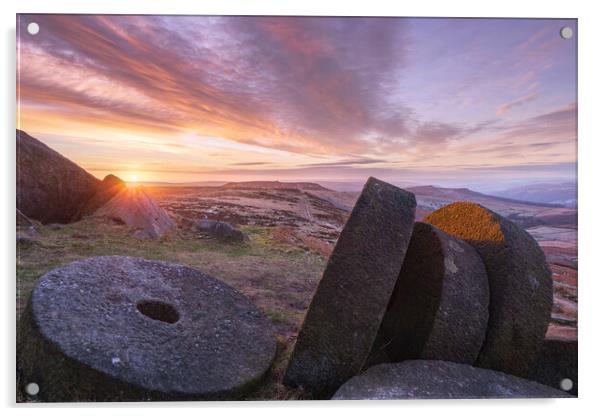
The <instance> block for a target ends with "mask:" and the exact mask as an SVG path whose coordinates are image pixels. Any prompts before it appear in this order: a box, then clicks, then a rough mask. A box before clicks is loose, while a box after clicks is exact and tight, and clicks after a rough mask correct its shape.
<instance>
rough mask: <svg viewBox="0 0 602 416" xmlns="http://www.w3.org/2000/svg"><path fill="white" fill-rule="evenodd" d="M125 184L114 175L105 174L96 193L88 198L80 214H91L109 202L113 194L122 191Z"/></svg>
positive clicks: (125, 186)
mask: <svg viewBox="0 0 602 416" xmlns="http://www.w3.org/2000/svg"><path fill="white" fill-rule="evenodd" d="M126 188H127V185H126V183H125V182H124V181H122V180H121V179H119V178H118V177H117V176H115V175H107V176H105V178H104V179H103V180H102V182H101V183H100V185H99V186H98V189H97V191H96V193H95V194H94V195H93V196H92V198H90V199H89V200H88V202H87V203H86V205H85V206H84V208H83V209H82V215H91V214H93V213H94V212H95V211H96V210H97V209H99V208H100V207H102V206H103V205H104V204H106V203H107V202H109V201H110V200H111V199H113V197H114V196H115V195H117V194H118V193H120V192H122V191H124V190H125V189H126Z"/></svg>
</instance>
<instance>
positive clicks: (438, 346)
mask: <svg viewBox="0 0 602 416" xmlns="http://www.w3.org/2000/svg"><path fill="white" fill-rule="evenodd" d="M424 221H425V223H416V225H415V227H414V231H413V234H412V239H411V241H410V245H409V248H408V250H407V253H406V255H405V259H404V263H403V267H402V269H401V271H400V274H399V279H398V281H397V284H396V286H395V289H394V291H393V294H392V296H391V299H390V301H389V305H388V307H387V312H386V314H385V315H384V318H383V320H382V323H381V326H380V330H379V334H378V337H377V339H376V342H375V344H374V346H373V350H372V353H371V357H370V359H369V360H368V362H367V364H368V365H367V367H368V366H369V365H371V364H378V363H382V362H396V363H393V364H379V365H374V366H372V367H370V368H368V370H366V371H365V372H363V373H362V374H360V375H357V376H355V377H353V378H351V379H350V380H349V381H348V382H346V383H345V384H344V385H343V386H342V387H341V388H340V389H339V390H338V391H337V393H336V394H335V395H334V397H333V398H334V399H412V398H504V397H514V398H519V397H571V396H570V395H568V394H567V393H565V392H563V391H560V390H558V389H559V388H563V389H565V390H568V388H567V386H565V385H562V383H566V382H567V379H569V380H572V381H573V380H574V381H575V384H574V385H573V386H572V387H573V389H572V390H570V393H572V394H576V376H577V374H576V350H577V348H576V343H575V344H574V345H572V344H571V345H569V344H568V343H560V342H558V341H555V342H548V341H547V342H546V343H545V344H544V348H543V349H542V350H541V352H540V353H539V355H538V352H539V351H540V347H541V345H542V343H543V341H544V337H545V332H546V329H547V326H548V323H549V317H550V311H551V305H552V280H551V275H550V272H549V270H548V268H547V265H546V261H545V257H544V255H543V252H542V251H541V249H540V248H539V246H538V245H537V243H536V242H535V241H534V240H533V238H532V237H531V236H530V235H529V234H527V233H526V232H525V231H523V230H521V229H520V228H519V227H517V226H516V225H514V224H513V223H512V222H510V221H509V220H506V219H504V218H503V217H501V216H499V215H497V214H495V213H493V212H491V211H489V210H487V209H485V208H483V207H481V206H479V205H477V204H473V203H467V202H462V203H454V204H451V205H448V206H446V207H443V208H441V209H440V210H437V211H435V212H433V213H432V214H431V215H430V216H428V217H427V218H425V220H424ZM472 365H474V366H472ZM477 367H486V368H490V369H486V368H477ZM492 369H493V370H499V371H493V370H492ZM517 375H518V376H521V377H528V378H530V379H532V380H536V381H538V382H540V383H543V384H547V385H548V386H551V387H554V388H551V387H548V386H545V385H543V384H539V383H536V382H534V381H531V380H526V379H523V378H520V377H517ZM568 383H570V381H568ZM569 387H571V386H569Z"/></svg>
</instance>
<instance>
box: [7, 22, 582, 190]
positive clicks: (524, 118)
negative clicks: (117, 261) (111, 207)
mask: <svg viewBox="0 0 602 416" xmlns="http://www.w3.org/2000/svg"><path fill="white" fill-rule="evenodd" d="M30 22H36V23H38V24H39V27H40V30H39V33H38V34H36V35H30V34H29V33H27V31H26V27H27V25H28V24H29V23H30ZM564 26H569V27H571V28H572V29H573V32H574V33H575V36H573V38H571V39H563V38H561V37H560V35H559V32H560V29H561V28H562V27H564ZM576 34H577V24H576V20H554V19H443V18H436V19H435V18H340V17H235V16H111V15H19V17H18V21H17V99H18V102H17V104H18V113H17V126H18V128H20V129H22V130H24V131H26V132H27V133H29V134H30V135H32V136H34V137H36V138H38V139H39V140H41V141H43V142H44V143H46V144H48V145H49V146H50V147H52V148H53V149H55V150H57V151H59V152H60V153H62V154H63V155H64V156H66V157H68V158H70V159H71V160H73V161H75V162H76V163H78V164H79V165H81V166H82V167H84V168H85V169H87V170H88V171H90V172H91V173H92V174H94V175H95V176H97V177H99V178H102V177H104V176H105V175H107V174H109V173H113V174H116V175H118V176H120V177H122V178H123V179H125V180H133V178H137V179H138V180H140V181H153V182H155V181H160V182H195V181H242V180H282V181H293V180H311V181H341V182H347V181H351V182H353V181H357V182H363V181H364V180H365V179H366V178H367V177H368V176H376V177H378V178H381V179H383V180H387V181H391V182H394V183H417V184H418V183H420V184H434V185H440V186H469V187H471V188H473V189H489V188H496V187H497V188H504V187H510V186H514V185H523V184H527V183H532V182H546V181H547V182H567V181H574V180H576V163H577V155H576V141H577V102H576V101H577V97H576V83H577V72H576V69H577V68H576V65H577V63H576V61H577V59H576V58H577V55H576V54H577V51H576V42H577V39H576V38H577V36H576Z"/></svg>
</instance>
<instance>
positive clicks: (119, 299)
mask: <svg viewBox="0 0 602 416" xmlns="http://www.w3.org/2000/svg"><path fill="white" fill-rule="evenodd" d="M20 328H21V330H20V337H19V349H18V351H19V357H18V362H19V363H18V364H19V368H20V372H21V374H20V383H21V384H22V386H25V385H27V384H28V383H32V382H35V383H37V384H38V385H39V386H40V393H39V397H40V398H41V399H43V400H45V401H112V400H119V401H123V400H151V399H160V400H175V399H177V400H186V399H223V398H236V397H239V396H240V395H242V394H244V393H245V392H246V391H248V390H249V389H250V388H252V387H253V386H254V384H255V382H257V381H258V380H259V379H260V378H261V377H262V375H263V374H264V373H265V372H266V371H267V369H268V368H269V366H270V364H271V362H272V360H273V358H274V355H275V352H276V342H275V338H274V335H273V333H272V330H271V325H270V323H269V321H268V320H267V318H266V317H265V316H264V315H263V314H262V313H261V312H260V311H259V310H258V309H257V308H256V307H255V306H254V305H253V304H252V303H251V302H250V301H249V300H248V299H247V298H246V297H245V296H243V295H242V294H240V293H238V292H236V291H235V290H234V289H232V288H231V287H229V286H228V285H226V284H225V283H222V282H220V281H219V280H216V279H214V278H212V277H209V276H207V275H205V274H203V273H201V272H199V271H196V270H193V269H190V268H188V267H184V266H181V265H177V264H171V263H165V262H161V261H149V260H144V259H140V258H133V257H121V256H109V257H92V258H89V259H86V260H83V261H77V262H74V263H70V264H67V265H65V266H62V267H60V268H57V269H54V270H52V271H50V272H49V273H47V274H45V275H44V276H43V277H42V278H41V279H40V280H39V281H38V283H37V285H36V287H35V288H34V290H33V292H32V295H31V298H30V301H29V304H28V306H27V308H26V311H25V312H24V315H23V317H22V318H21V321H20Z"/></svg>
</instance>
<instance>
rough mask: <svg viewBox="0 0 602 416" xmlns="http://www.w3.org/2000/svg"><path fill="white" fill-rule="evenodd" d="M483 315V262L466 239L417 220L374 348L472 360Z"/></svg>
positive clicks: (391, 354) (400, 356) (407, 355)
mask: <svg viewBox="0 0 602 416" xmlns="http://www.w3.org/2000/svg"><path fill="white" fill-rule="evenodd" d="M488 318H489V283H488V279H487V273H486V271H485V266H484V265H483V262H482V260H481V258H480V257H479V255H478V254H477V252H476V251H475V249H474V248H472V246H470V245H469V244H468V243H466V242H464V241H462V240H459V239H457V238H454V237H452V236H450V235H448V234H446V233H444V232H443V231H441V230H439V229H438V228H437V227H434V226H432V225H430V224H425V223H422V222H417V223H416V224H415V225H414V231H413V233H412V239H411V240H410V245H409V247H408V252H407V253H406V256H405V260H404V263H403V266H402V268H401V272H400V274H399V279H398V280H397V284H396V286H395V289H394V291H393V295H392V296H391V300H390V301H389V306H388V308H387V312H386V314H385V316H384V318H383V322H382V324H381V328H380V331H379V337H378V343H376V344H375V348H374V349H375V350H377V351H374V354H377V355H380V354H379V352H380V351H378V350H379V349H380V350H384V352H385V356H387V357H388V358H389V359H390V360H391V361H393V362H397V361H402V360H408V359H419V358H420V359H425V360H444V361H454V362H459V363H466V364H473V363H474V362H475V360H476V359H477V356H478V354H479V351H480V349H481V346H482V345H483V340H484V339H485V333H486V331H487V322H488Z"/></svg>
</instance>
